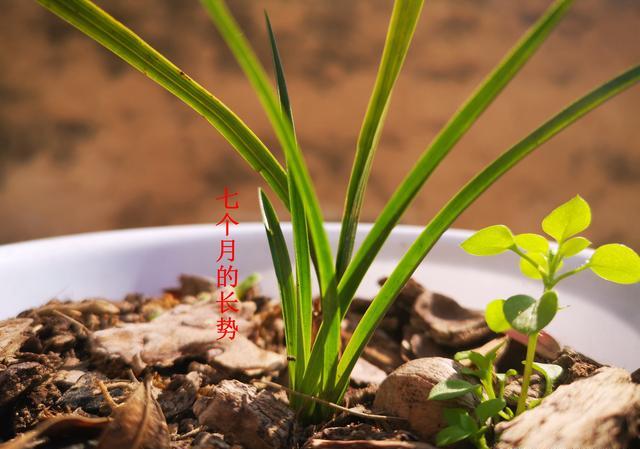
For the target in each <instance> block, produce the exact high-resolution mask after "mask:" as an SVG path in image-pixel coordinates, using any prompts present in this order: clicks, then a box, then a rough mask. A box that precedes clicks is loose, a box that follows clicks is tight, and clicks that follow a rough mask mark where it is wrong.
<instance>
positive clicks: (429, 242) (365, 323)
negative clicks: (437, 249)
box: [334, 66, 640, 399]
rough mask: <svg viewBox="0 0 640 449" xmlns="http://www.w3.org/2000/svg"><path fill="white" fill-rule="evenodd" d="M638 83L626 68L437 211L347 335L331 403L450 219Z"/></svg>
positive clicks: (637, 73) (636, 73) (637, 72)
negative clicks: (536, 152) (538, 150)
mask: <svg viewBox="0 0 640 449" xmlns="http://www.w3.org/2000/svg"><path fill="white" fill-rule="evenodd" d="M638 80H640V66H636V67H633V68H631V69H629V70H627V71H626V72H624V73H622V74H621V75H619V76H617V77H615V78H614V79H612V80H610V81H608V82H606V83H605V84H603V85H602V86H600V87H598V88H597V89H595V90H593V91H592V92H590V93H588V94H587V95H585V96H584V97H582V98H580V99H579V100H577V101H576V102H574V103H573V104H571V105H570V106H569V107H567V108H566V109H564V110H563V111H562V112H560V113H559V114H557V115H556V116H554V117H553V118H551V119H550V120H549V121H547V122H546V123H544V124H543V125H542V126H540V127H539V128H538V129H536V130H535V131H534V132H532V133H531V134H529V135H528V136H527V137H526V138H524V139H523V140H521V141H520V142H519V143H518V144H516V145H515V146H513V147H512V148H511V149H509V150H508V151H506V152H505V153H503V154H502V156H500V157H499V158H498V159H496V160H495V161H494V162H493V163H491V164H490V165H489V166H488V167H487V168H485V169H484V170H483V171H482V172H480V173H479V174H478V175H477V176H476V177H475V178H473V179H472V180H471V181H470V182H469V183H468V184H467V185H466V186H465V187H463V188H462V190H460V191H459V192H458V193H457V194H456V195H455V196H454V197H453V198H452V199H451V200H450V201H449V202H448V203H447V204H446V205H445V207H444V208H442V209H441V210H440V212H438V214H437V215H436V216H435V217H434V218H433V219H432V220H431V222H430V223H429V224H428V225H427V226H426V228H425V229H424V230H423V231H422V233H421V234H420V236H419V237H418V238H417V239H416V240H415V241H414V243H413V244H412V245H411V247H410V248H409V250H408V251H407V252H406V253H405V255H404V256H403V257H402V259H401V260H400V262H399V263H398V265H397V266H396V268H395V269H394V270H393V272H392V273H391V275H390V276H389V277H388V278H387V280H386V281H385V283H384V285H383V286H382V288H381V289H380V291H379V292H378V295H377V296H376V297H375V298H374V300H373V301H372V302H371V305H370V306H369V308H368V309H367V311H366V312H365V314H364V316H363V317H362V319H361V320H360V323H359V324H358V326H357V327H356V329H355V331H354V333H353V334H352V336H351V340H349V343H348V344H347V346H346V347H345V350H344V353H343V355H342V358H341V359H340V363H339V365H338V377H339V379H338V381H337V382H336V390H335V392H334V393H335V398H334V399H339V398H341V397H342V395H343V394H344V391H345V389H346V387H347V385H348V379H349V374H350V373H351V370H352V369H353V366H354V365H355V362H356V361H357V359H358V357H359V356H360V354H361V353H362V350H363V349H364V347H365V345H366V344H367V342H368V341H369V339H370V338H371V335H373V331H374V330H375V328H376V327H377V325H378V323H379V322H380V321H381V320H382V318H383V317H384V314H385V313H386V311H387V309H388V308H389V307H390V306H391V304H392V302H393V300H394V299H395V298H396V296H397V295H398V293H399V292H400V289H401V288H402V287H403V286H404V285H405V284H406V283H407V281H408V280H409V278H410V277H411V275H412V274H413V272H414V271H415V270H416V268H417V267H418V265H420V263H421V262H422V260H423V259H424V257H425V256H426V255H427V253H428V252H429V251H430V250H431V248H433V245H435V243H436V242H437V241H438V239H439V238H440V237H441V236H442V234H443V233H444V232H445V231H446V230H447V229H448V228H449V226H451V225H452V224H453V222H454V221H455V219H456V218H457V217H458V216H459V215H460V214H461V213H462V212H463V211H464V210H465V209H466V208H467V207H469V205H471V204H472V203H473V202H474V201H475V200H476V199H477V198H478V197H479V196H480V195H482V193H483V192H484V191H485V190H487V189H488V188H489V187H490V186H491V185H492V184H493V183H494V182H495V181H496V180H497V179H498V178H500V177H501V176H502V175H503V174H505V173H506V172H507V171H508V170H509V169H511V168H512V167H513V166H514V165H515V164H517V163H518V162H520V161H521V160H522V159H523V158H524V157H526V156H527V155H529V154H530V153H531V152H532V151H534V150H535V149H536V148H538V147H540V145H542V144H543V143H544V142H546V141H548V140H549V139H551V138H552V137H553V136H555V135H556V134H558V133H559V132H560V131H562V130H563V129H565V128H566V127H567V126H569V125H570V124H572V123H574V122H575V121H576V120H578V119H579V118H581V117H583V116H584V115H585V114H587V113H588V112H589V111H592V110H593V109H595V108H596V107H597V106H599V105H601V104H602V103H604V102H605V101H607V100H608V99H610V98H612V97H613V96H615V95H617V94H619V93H620V92H622V91H624V90H625V89H628V88H629V87H631V86H632V85H634V84H635V83H637V82H638ZM354 261H355V259H354ZM352 263H354V262H352Z"/></svg>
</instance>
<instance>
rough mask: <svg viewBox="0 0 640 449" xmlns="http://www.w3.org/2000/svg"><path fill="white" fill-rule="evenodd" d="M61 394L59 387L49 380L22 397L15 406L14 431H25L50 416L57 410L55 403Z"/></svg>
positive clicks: (13, 415)
mask: <svg viewBox="0 0 640 449" xmlns="http://www.w3.org/2000/svg"><path fill="white" fill-rule="evenodd" d="M60 395H61V393H60V390H59V389H58V387H56V386H55V385H54V383H53V382H51V381H50V380H49V381H47V382H44V383H41V384H40V385H38V386H36V387H35V388H33V390H31V391H30V392H29V393H27V394H25V395H24V396H23V397H21V398H20V399H19V400H18V401H17V402H16V404H15V405H14V406H13V413H12V416H11V419H12V421H13V431H14V432H15V433H20V432H25V431H27V430H29V429H31V428H32V427H33V426H35V425H36V424H38V423H39V422H40V421H42V420H43V419H45V418H48V417H50V416H51V415H52V414H53V413H54V412H55V411H56V410H55V408H56V407H55V404H56V401H58V399H60Z"/></svg>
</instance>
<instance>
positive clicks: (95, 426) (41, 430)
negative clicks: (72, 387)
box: [0, 415, 124, 449]
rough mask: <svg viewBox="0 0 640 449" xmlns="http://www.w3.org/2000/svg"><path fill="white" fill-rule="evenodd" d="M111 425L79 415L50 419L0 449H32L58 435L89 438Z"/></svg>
mask: <svg viewBox="0 0 640 449" xmlns="http://www.w3.org/2000/svg"><path fill="white" fill-rule="evenodd" d="M108 423H109V418H85V417H84V416H77V415H60V416H56V417H54V418H50V419H48V420H46V421H44V422H42V423H41V424H39V425H38V426H36V428H35V429H33V430H30V431H29V432H26V433H23V434H22V435H20V436H18V437H16V438H14V439H13V440H11V441H8V442H6V443H4V444H0V449H30V448H34V447H37V446H38V445H39V444H40V443H41V442H43V441H44V440H49V439H55V438H56V436H58V435H69V434H70V433H71V432H73V433H77V432H82V433H83V434H86V435H87V437H88V438H90V437H91V435H92V434H93V435H94V436H95V435H98V434H99V432H100V431H101V430H102V429H103V428H104V427H105V426H106V425H107V424H108ZM122 449H124V448H122Z"/></svg>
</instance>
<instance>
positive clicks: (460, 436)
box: [436, 426, 473, 447]
mask: <svg viewBox="0 0 640 449" xmlns="http://www.w3.org/2000/svg"><path fill="white" fill-rule="evenodd" d="M471 435H473V431H472V430H470V429H463V428H462V427H459V426H449V427H445V428H444V429H442V430H441V431H440V432H438V433H437V434H436V444H437V445H438V446H439V447H442V446H448V445H450V444H453V443H457V442H458V441H462V440H464V439H466V438H469V437H470V436H471Z"/></svg>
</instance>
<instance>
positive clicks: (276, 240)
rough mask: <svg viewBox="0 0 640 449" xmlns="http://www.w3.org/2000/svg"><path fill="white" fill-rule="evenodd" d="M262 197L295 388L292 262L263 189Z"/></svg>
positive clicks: (260, 193) (294, 311)
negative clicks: (292, 360)
mask: <svg viewBox="0 0 640 449" xmlns="http://www.w3.org/2000/svg"><path fill="white" fill-rule="evenodd" d="M259 196H260V210H261V212H262V221H263V222H264V227H265V230H266V232H267V240H268V241H269V249H270V250H271V258H272V260H273V267H274V269H275V272H276V278H277V280H278V288H279V290H280V301H281V303H282V315H283V321H284V331H285V339H286V347H287V354H288V355H289V356H290V357H292V358H296V361H294V362H291V361H290V363H289V375H290V376H291V381H292V382H291V383H292V385H294V386H295V385H296V376H295V374H296V371H295V364H296V362H297V347H296V344H297V335H296V333H295V330H296V329H297V327H298V326H297V319H298V317H297V316H296V289H295V286H294V279H293V272H292V270H291V259H290V258H289V251H288V249H287V243H286V241H285V239H284V235H283V233H282V229H281V227H280V221H279V220H278V216H277V215H276V211H275V209H274V208H273V205H272V204H271V202H270V201H269V198H267V195H266V194H265V193H264V192H263V191H262V190H260V192H259Z"/></svg>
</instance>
